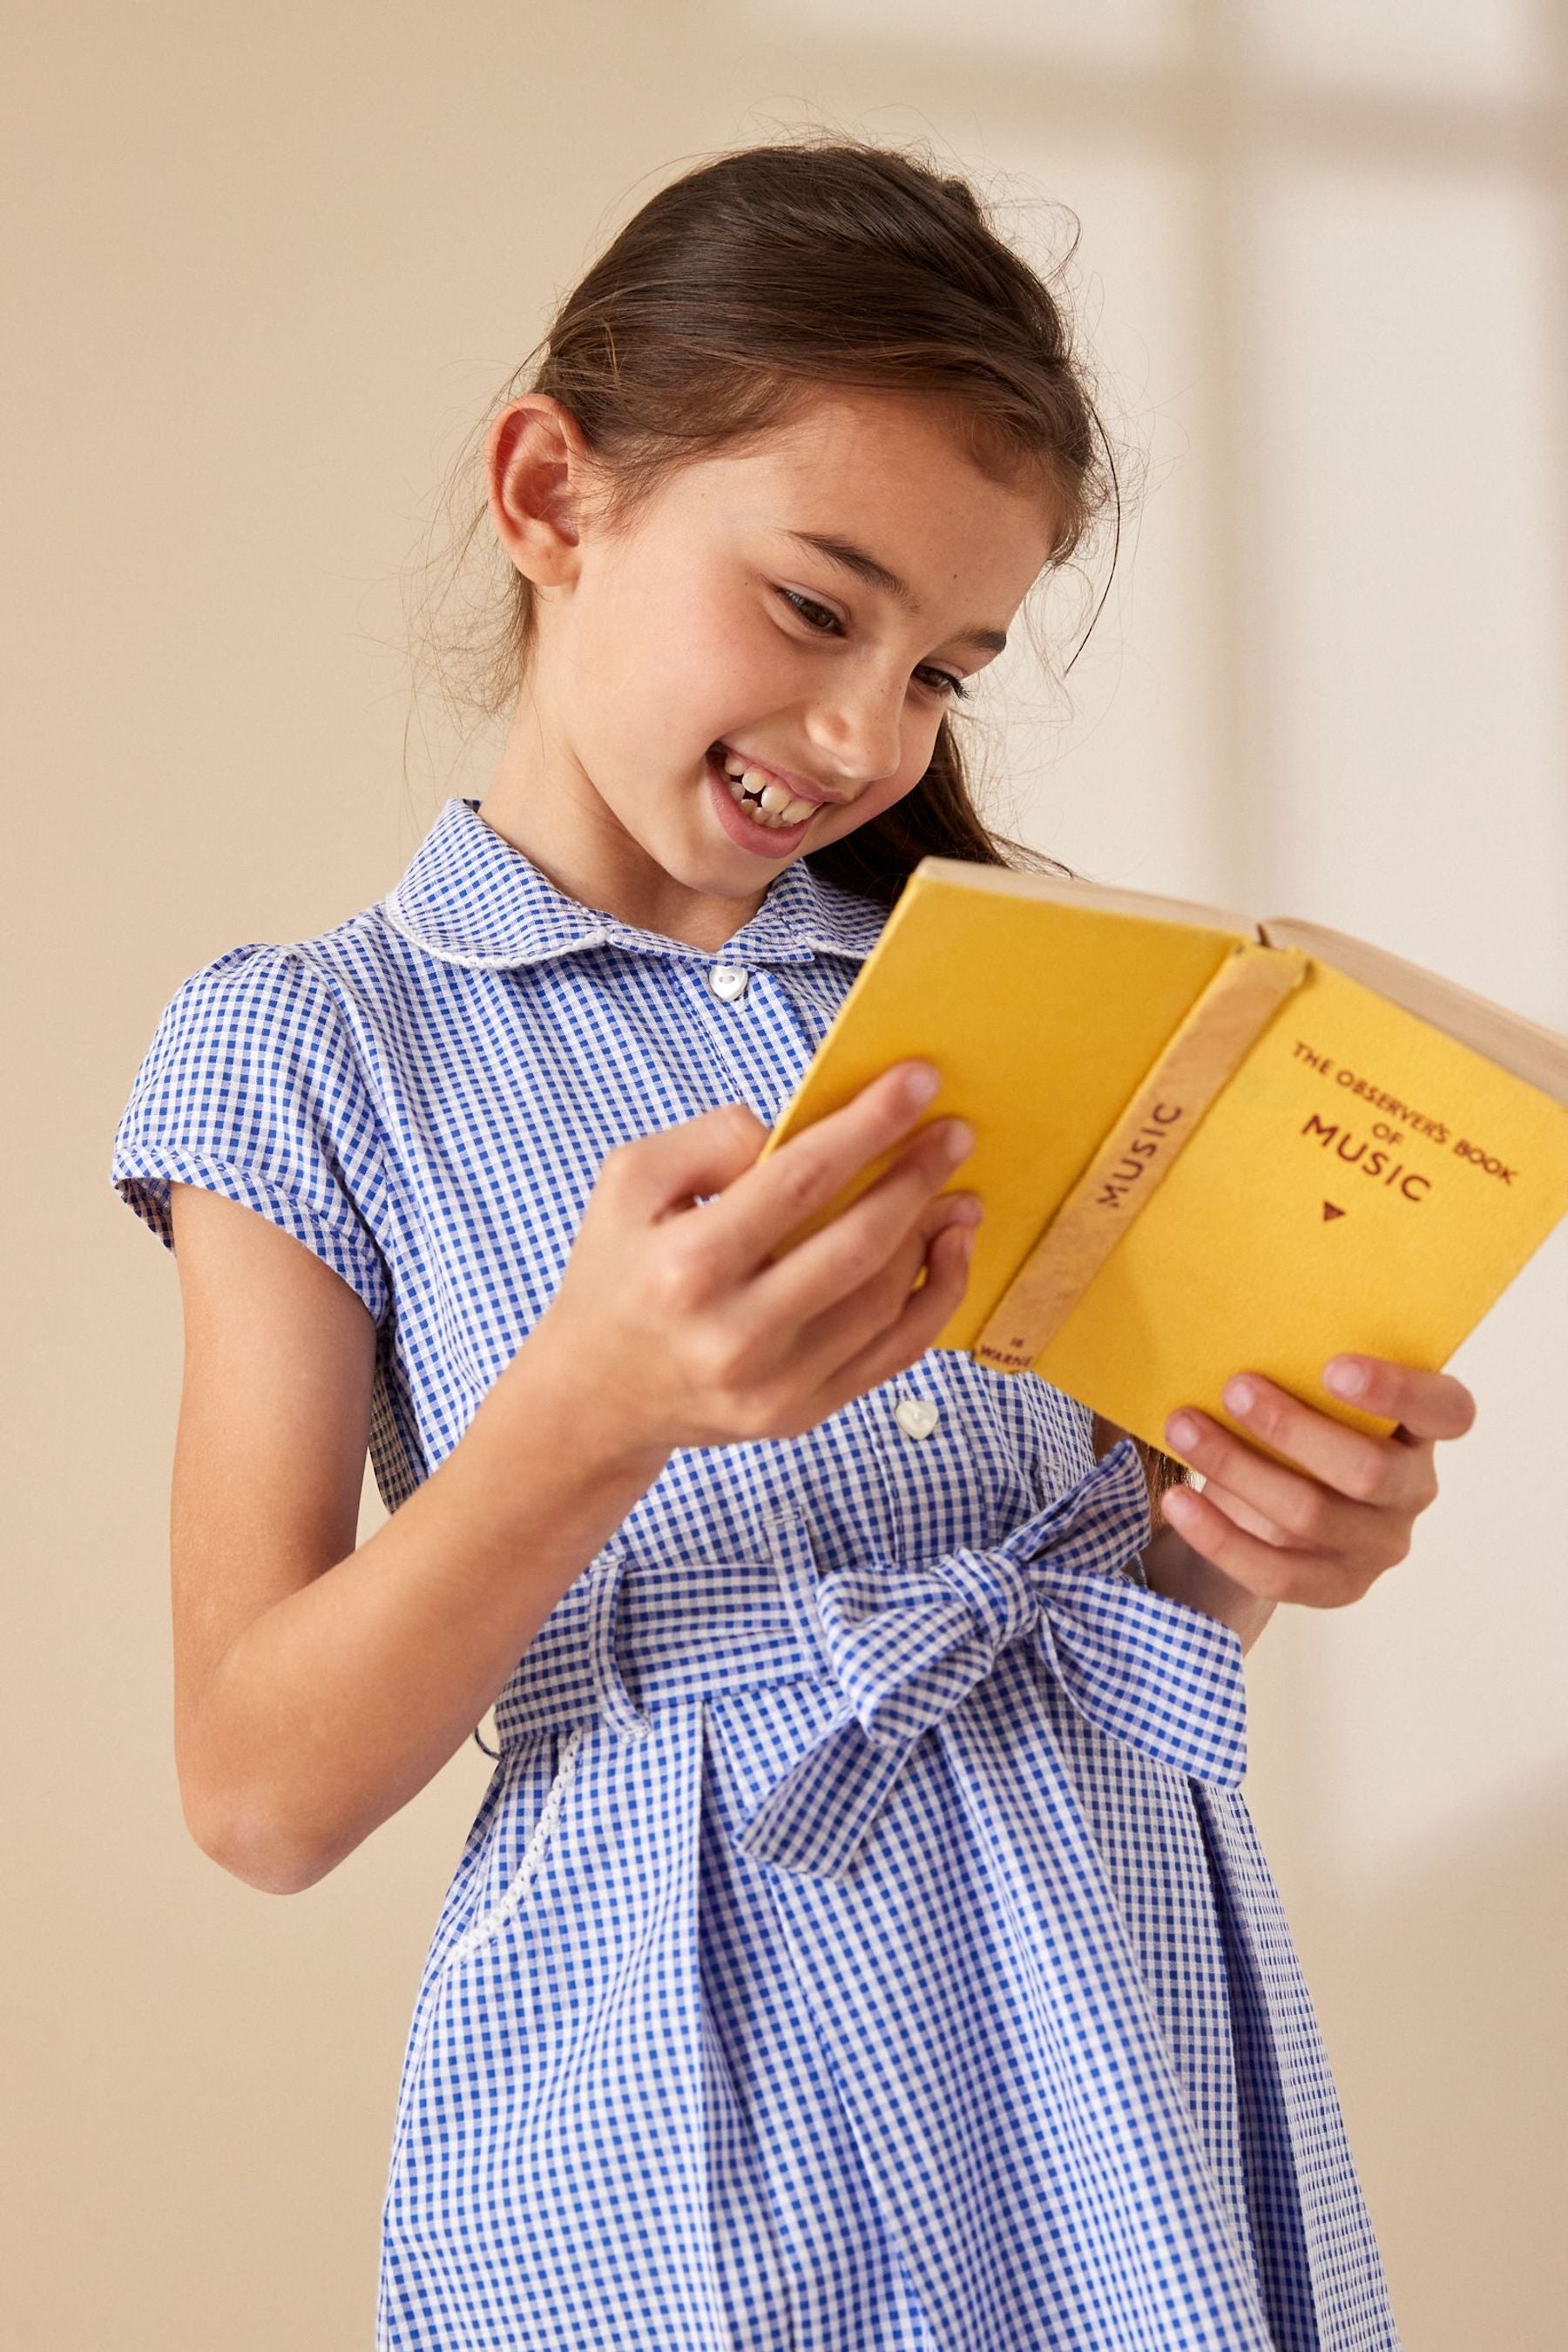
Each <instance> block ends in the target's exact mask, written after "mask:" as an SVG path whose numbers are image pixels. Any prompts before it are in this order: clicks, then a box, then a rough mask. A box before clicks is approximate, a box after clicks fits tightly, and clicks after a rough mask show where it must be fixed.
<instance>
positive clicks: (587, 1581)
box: [496, 1438, 1247, 1878]
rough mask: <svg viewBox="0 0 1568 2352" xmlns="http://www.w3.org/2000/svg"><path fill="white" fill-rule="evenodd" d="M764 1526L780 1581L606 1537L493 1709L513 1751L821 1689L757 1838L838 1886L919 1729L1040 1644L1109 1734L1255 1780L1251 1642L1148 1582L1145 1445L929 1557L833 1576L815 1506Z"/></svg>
mask: <svg viewBox="0 0 1568 2352" xmlns="http://www.w3.org/2000/svg"><path fill="white" fill-rule="evenodd" d="M767 1528H768V1534H769V1540H770V1543H771V1545H772V1547H773V1559H774V1566H775V1569H776V1570H777V1575H776V1577H775V1579H774V1580H773V1584H772V1585H771V1586H770V1585H769V1583H768V1582H767V1581H766V1580H765V1579H763V1577H761V1576H760V1575H759V1571H758V1569H757V1567H756V1565H754V1564H747V1563H743V1562H742V1563H732V1564H729V1565H726V1564H723V1563H713V1562H703V1563H701V1564H700V1565H695V1564H694V1565H692V1566H689V1567H687V1568H684V1569H682V1570H679V1571H671V1570H654V1569H649V1570H646V1571H645V1572H644V1573H641V1574H639V1575H637V1576H636V1577H635V1578H631V1579H627V1578H626V1577H625V1575H624V1570H625V1569H626V1549H625V1547H624V1546H622V1545H620V1544H617V1543H615V1542H612V1543H610V1544H608V1545H606V1546H605V1549H604V1550H603V1551H602V1552H601V1553H600V1554H599V1555H598V1557H597V1558H596V1559H595V1561H594V1562H593V1563H592V1566H591V1568H590V1570H587V1571H585V1573H584V1577H583V1578H582V1579H581V1580H579V1582H578V1584H577V1585H576V1586H574V1588H573V1591H571V1593H569V1594H568V1595H567V1597H566V1600H565V1601H563V1602H562V1604H561V1605H560V1606H559V1607H558V1608H557V1609H556V1610H555V1611H554V1612H552V1616H551V1617H550V1619H549V1620H548V1621H547V1622H546V1623H545V1625H544V1626H543V1627H542V1628H541V1631H540V1633H539V1634H538V1635H537V1636H536V1637H535V1640H534V1641H533V1643H531V1646H530V1648H529V1651H528V1653H527V1655H526V1656H525V1657H524V1658H523V1659H522V1661H521V1664H520V1665H519V1667H518V1669H517V1672H516V1673H515V1674H514V1675H513V1676H512V1677H511V1679H510V1682H509V1683H508V1685H507V1686H506V1688H505V1690H503V1691H502V1693H501V1695H500V1697H499V1698H498V1700H497V1701H496V1723H497V1727H498V1730H499V1732H500V1742H501V1753H502V1755H503V1756H504V1755H505V1754H506V1753H507V1751H508V1750H509V1749H510V1748H512V1747H514V1746H515V1745H516V1744H517V1742H518V1741H519V1740H520V1739H521V1738H525V1737H527V1736H528V1735H529V1734H531V1733H532V1732H534V1731H537V1730H540V1729H542V1728H545V1727H551V1726H556V1727H566V1726H569V1725H574V1724H581V1723H584V1722H585V1721H589V1720H592V1719H593V1718H595V1717H599V1716H603V1717H605V1720H606V1721H607V1722H608V1723H609V1724H611V1725H612V1726H613V1727H615V1728H616V1730H618V1731H620V1732H622V1733H624V1734H625V1735H626V1736H627V1737H628V1738H647V1735H648V1733H649V1731H650V1730H651V1728H652V1727H651V1725H650V1723H649V1721H648V1718H647V1715H646V1714H645V1713H644V1711H643V1709H644V1707H645V1706H648V1705H653V1704H657V1703H658V1701H659V1700H661V1699H667V1698H678V1697H692V1696H709V1695H711V1694H715V1693H719V1692H722V1691H726V1690H741V1689H747V1688H755V1687H757V1686H759V1685H765V1684H769V1683H782V1682H798V1681H801V1680H803V1679H810V1680H812V1681H815V1682H817V1683H819V1684H821V1683H824V1682H826V1684H828V1685H830V1686H834V1687H836V1690H837V1696H838V1699H839V1702H840V1704H839V1706H837V1709H836V1711H835V1714H834V1717H833V1719H832V1721H831V1722H830V1723H829V1724H828V1725H827V1726H826V1728H825V1729H824V1730H823V1731H821V1732H820V1733H819V1734H817V1735H816V1737H815V1738H812V1739H810V1740H809V1741H808V1742H807V1743H806V1744H805V1746H804V1747H803V1748H802V1750H801V1752H800V1754H799V1755H798V1756H796V1757H795V1759H793V1761H792V1762H791V1763H790V1764H789V1765H787V1766H786V1767H785V1769H784V1771H783V1772H782V1773H780V1774H779V1775H778V1776H777V1778H776V1779H775V1780H774V1781H773V1785H772V1787H771V1788H770V1789H769V1790H768V1791H767V1793H766V1794H765V1795H764V1796H763V1799H762V1801H761V1802H760V1803H759V1804H758V1805H757V1806H756V1807H755V1808H754V1809H753V1810H752V1812H751V1814H750V1815H749V1816H748V1818H747V1822H746V1825H745V1829H744V1831H743V1833H742V1838H741V1843H742V1847H743V1848H744V1850H745V1851H746V1852H747V1853H751V1854H752V1855H754V1856H756V1857H758V1858H760V1859H762V1860H764V1861H768V1862H772V1863H775V1864H778V1865H779V1866H780V1867H781V1868H783V1869H785V1870H793V1871H800V1872H804V1873H805V1874H808V1875H811V1876H817V1877H827V1878H835V1877H837V1876H839V1875H840V1874H842V1873H843V1871H844V1870H845V1869H846V1868H847V1865H848V1864H849V1863H850V1862H851V1861H852V1859H853V1857H854V1854H855V1852H856V1849H857V1848H858V1846H859V1844H860V1842H861V1840H862V1839H863V1838H864V1837H865V1835H866V1833H867V1832H868V1830H869V1828H870V1826H871V1823H872V1822H873V1821H874V1820H875V1818H876V1816H877V1814H878V1812H879V1811H880V1809H881V1807H882V1805H883V1804H884V1803H885V1802H886V1801H887V1799H888V1797H889V1793H890V1792H891V1790H892V1789H893V1787H894V1785H895V1784H896V1782H897V1781H898V1780H899V1778H900V1775H901V1773H902V1772H903V1769H904V1768H905V1766H906V1764H907V1763H908V1761H909V1758H910V1753H911V1751H912V1749H913V1748H914V1746H915V1743H916V1741H917V1740H919V1739H920V1738H921V1736H922V1735H923V1734H924V1733H925V1732H926V1731H928V1730H930V1729H931V1727H932V1726H933V1725H934V1724H935V1723H937V1722H938V1721H940V1719H941V1718H942V1717H943V1716H946V1715H949V1714H951V1713H952V1710H953V1708H954V1707H956V1706H958V1705H959V1704H960V1703H961V1701H962V1700H963V1698H965V1697H966V1696H967V1695H968V1694H969V1693H970V1692H971V1691H972V1690H973V1688H974V1686H975V1685H976V1684H977V1683H979V1682H980V1681H982V1680H983V1679H984V1676H985V1675H988V1674H989V1673H990V1672H991V1670H992V1668H993V1667H994V1665H995V1664H996V1662H997V1659H998V1658H999V1657H1000V1655H1001V1654H1002V1652H1003V1651H1004V1649H1005V1648H1006V1647H1007V1646H1008V1645H1009V1644H1011V1643H1016V1642H1017V1641H1020V1640H1022V1639H1025V1638H1028V1639H1029V1640H1031V1641H1032V1642H1033V1643H1034V1644H1035V1647H1036V1649H1037V1652H1038V1654H1039V1655H1040V1656H1041V1658H1043V1659H1044V1661H1045V1663H1046V1664H1047V1667H1048V1668H1049V1669H1050V1671H1051V1672H1052V1674H1053V1675H1055V1676H1056V1677H1057V1679H1058V1681H1059V1683H1060V1684H1061V1685H1062V1687H1063V1689H1064V1690H1065V1691H1066V1693H1067V1695H1068V1697H1069V1698H1070V1699H1071V1701H1072V1702H1073V1704H1074V1705H1075V1706H1077V1707H1078V1708H1079V1711H1080V1712H1081V1713H1082V1714H1083V1715H1084V1716H1086V1717H1088V1719H1089V1721H1090V1722H1091V1723H1093V1724H1094V1725H1095V1726H1096V1727H1098V1728H1099V1729H1100V1730H1101V1731H1102V1732H1105V1733H1106V1734H1108V1735H1109V1736H1110V1738H1115V1739H1120V1740H1122V1741H1124V1742H1125V1743H1126V1744H1127V1745H1128V1746H1129V1747H1131V1748H1137V1749H1138V1750H1139V1751H1140V1752H1141V1753H1142V1754H1143V1755H1145V1756H1148V1757H1151V1758H1152V1759H1154V1760H1155V1761H1157V1762H1159V1763H1162V1764H1165V1765H1169V1766H1171V1767H1173V1769H1175V1770H1177V1771H1180V1772H1184V1773H1187V1774H1190V1775H1191V1776H1192V1777H1193V1778H1194V1779H1196V1780H1206V1781H1210V1782H1212V1783H1214V1784H1215V1786H1217V1787H1220V1788H1226V1789H1231V1788H1235V1787H1236V1786H1237V1784H1238V1782H1239V1781H1240V1780H1241V1778H1242V1776H1243V1773H1244V1772H1245V1770H1246V1757H1247V1701H1246V1690H1245V1683H1244V1679H1243V1673H1242V1653H1241V1643H1240V1641H1239V1639H1238V1637H1237V1634H1236V1633H1234V1632H1233V1630H1232V1629H1231V1628H1230V1627H1229V1626H1227V1625H1222V1624H1220V1623H1219V1622H1217V1620H1215V1619H1214V1618H1211V1617H1207V1616H1205V1615H1204V1614H1203V1613H1202V1612H1200V1611H1198V1610H1195V1609H1189V1608H1187V1607H1186V1606H1185V1605H1184V1603H1182V1602H1180V1601H1173V1600H1171V1599H1170V1598H1169V1597H1167V1596H1165V1595H1163V1594H1160V1593H1156V1592H1152V1591H1150V1590H1149V1589H1148V1588H1147V1586H1146V1585H1144V1584H1143V1583H1142V1581H1141V1580H1140V1570H1139V1569H1138V1566H1137V1555H1138V1554H1139V1552H1141V1551H1142V1549H1143V1547H1144V1545H1145V1544H1146V1543H1147V1542H1148V1540H1149V1531H1150V1514H1149V1496H1148V1488H1147V1486H1146V1484H1145V1481H1144V1475H1143V1465H1142V1462H1141V1461H1140V1459H1139V1456H1138V1454H1137V1450H1136V1448H1135V1447H1134V1446H1133V1444H1132V1443H1131V1439H1128V1438H1123V1439H1122V1440H1121V1442H1120V1443H1119V1444H1117V1445H1116V1446H1114V1447H1113V1448H1112V1450H1111V1451H1110V1453H1109V1454H1106V1456H1105V1457H1104V1459H1103V1460H1102V1461H1101V1462H1100V1463H1098V1464H1097V1465H1095V1467H1094V1469H1093V1470H1091V1471H1090V1472H1089V1474H1088V1475H1087V1476H1085V1477H1084V1478H1081V1479H1080V1480H1079V1483H1078V1485H1077V1486H1073V1487H1072V1488H1070V1489H1069V1490H1068V1493H1066V1494H1065V1495H1062V1496H1058V1498H1057V1499H1056V1500H1055V1501H1054V1502H1052V1503H1050V1504H1048V1505H1047V1507H1045V1508H1044V1509H1043V1510H1041V1511H1039V1512H1037V1514H1036V1516H1035V1517H1033V1518H1031V1519H1028V1520H1026V1521H1025V1522H1024V1524H1023V1525H1022V1526H1021V1527H1019V1528H1016V1529H1015V1530H1014V1532H1013V1533H1012V1534H1011V1535H1010V1536H1008V1537H1007V1538H1006V1539H1005V1542H1003V1543H1000V1544H998V1545H996V1546H994V1548H992V1549H988V1550H984V1551H968V1550H955V1551H952V1552H949V1553H947V1554H945V1555H944V1556H943V1557H942V1559H939V1560H937V1561H935V1562H933V1563H932V1564H931V1565H930V1566H929V1567H925V1568H918V1569H910V1568H906V1567H900V1566H899V1565H897V1564H895V1563H892V1562H887V1561H881V1560H877V1561H873V1562H871V1563H870V1564H868V1565H865V1566H861V1565H858V1564H857V1565H856V1566H855V1567H853V1568H848V1569H841V1570H834V1571H832V1572H830V1573H827V1574H826V1575H825V1574H822V1573H820V1572H819V1571H818V1570H817V1569H816V1563H815V1559H814V1557H813V1551H812V1544H811V1536H810V1528H809V1526H808V1524H807V1521H806V1519H805V1515H804V1514H803V1513H800V1512H795V1511H791V1510H788V1509H785V1510H782V1511H779V1512H777V1513H775V1514H773V1516H772V1517H770V1519H769V1520H768V1522H767ZM628 1596H632V1605H631V1606H630V1607H628V1606H627V1605H626V1600H627V1597H628ZM628 1675H629V1677H630V1681H631V1685H632V1687H633V1688H635V1689H636V1691H637V1698H638V1700H639V1701H640V1702H641V1705H639V1704H637V1703H635V1702H634V1700H633V1698H632V1696H631V1694H630V1691H629V1690H628V1688H627V1677H628Z"/></svg>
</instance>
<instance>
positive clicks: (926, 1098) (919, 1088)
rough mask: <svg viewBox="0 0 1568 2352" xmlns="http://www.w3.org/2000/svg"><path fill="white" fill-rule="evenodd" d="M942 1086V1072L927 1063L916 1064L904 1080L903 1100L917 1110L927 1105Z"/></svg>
mask: <svg viewBox="0 0 1568 2352" xmlns="http://www.w3.org/2000/svg"><path fill="white" fill-rule="evenodd" d="M941 1085H942V1072H941V1071H940V1070H935V1069H933V1068H932V1067H931V1064H930V1063H929V1062H917V1063H915V1064H914V1066H913V1067H912V1068H911V1069H910V1071H909V1072H908V1074H907V1075H906V1076H905V1079H904V1098H905V1100H906V1101H907V1102H909V1103H911V1104H913V1105H914V1107H915V1108H917V1109H918V1108H920V1107H921V1104H923V1103H928V1102H930V1101H931V1098H932V1097H933V1096H934V1095H935V1094H936V1092H937V1090H938V1088H939V1087H941Z"/></svg>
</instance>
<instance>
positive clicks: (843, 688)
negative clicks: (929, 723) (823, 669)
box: [806, 663, 904, 790]
mask: <svg viewBox="0 0 1568 2352" xmlns="http://www.w3.org/2000/svg"><path fill="white" fill-rule="evenodd" d="M903 722H904V681H903V680H902V679H901V678H900V679H896V680H889V678H887V677H881V676H879V675H878V674H877V673H876V671H874V670H873V669H871V668H869V667H868V668H866V669H864V670H861V671H858V672H855V673H852V672H851V669H850V667H849V665H848V664H847V663H846V664H845V665H844V667H843V668H842V669H841V670H840V671H839V674H838V676H837V677H836V678H835V679H834V680H833V682H832V684H831V686H828V687H825V688H824V689H823V691H822V693H821V694H819V695H818V696H817V697H816V700H815V702H814V703H813V706H812V708H811V709H810V710H809V711H808V713H807V715H806V733H807V734H808V735H809V737H810V738H811V741H812V745H813V748H814V749H815V750H816V751H818V752H819V753H820V754H821V756H822V758H823V760H824V761H825V762H826V763H828V764H830V765H831V766H832V767H833V768H834V769H836V770H837V772H838V774H839V775H840V776H841V777H842V779H843V781H844V782H845V783H846V784H849V785H854V786H857V787H859V788H860V789H862V790H863V789H865V788H866V787H868V786H869V785H871V784H878V783H882V782H886V780H887V778H888V777H889V776H893V775H897V773H898V772H899V765H900V761H901V760H902V758H903V748H904V742H903Z"/></svg>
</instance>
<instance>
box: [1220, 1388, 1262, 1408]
mask: <svg viewBox="0 0 1568 2352" xmlns="http://www.w3.org/2000/svg"><path fill="white" fill-rule="evenodd" d="M1223 1393H1224V1396H1225V1401H1226V1404H1227V1405H1228V1406H1229V1407H1230V1409H1231V1411H1232V1412H1236V1413H1243V1412H1251V1411H1252V1408H1253V1406H1254V1405H1255V1404H1256V1403H1257V1402H1258V1391H1257V1390H1256V1389H1255V1388H1254V1387H1253V1385H1252V1382H1251V1381H1226V1384H1225V1389H1224V1391H1223Z"/></svg>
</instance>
